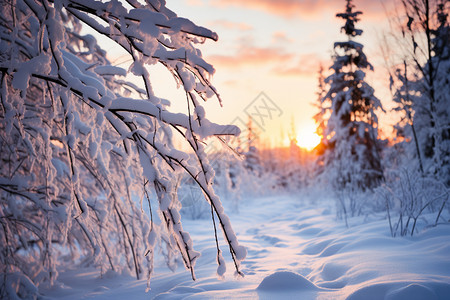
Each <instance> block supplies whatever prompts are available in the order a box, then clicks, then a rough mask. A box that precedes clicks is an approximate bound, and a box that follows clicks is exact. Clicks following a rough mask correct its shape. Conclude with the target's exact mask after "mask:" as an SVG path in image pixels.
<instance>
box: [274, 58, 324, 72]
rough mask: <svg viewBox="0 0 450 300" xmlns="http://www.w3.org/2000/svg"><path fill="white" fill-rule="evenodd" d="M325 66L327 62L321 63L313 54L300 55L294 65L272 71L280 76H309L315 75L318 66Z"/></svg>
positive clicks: (279, 67)
mask: <svg viewBox="0 0 450 300" xmlns="http://www.w3.org/2000/svg"><path fill="white" fill-rule="evenodd" d="M321 63H322V65H324V66H327V65H328V62H323V59H322V58H321V57H319V55H317V54H315V53H309V54H304V55H300V56H299V57H298V58H297V62H296V63H292V64H290V65H282V66H278V67H276V68H274V69H273V71H274V72H275V73H276V74H278V75H281V76H311V74H316V73H317V70H318V69H319V65H320V64H321Z"/></svg>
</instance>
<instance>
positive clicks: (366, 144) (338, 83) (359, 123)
mask: <svg viewBox="0 0 450 300" xmlns="http://www.w3.org/2000/svg"><path fill="white" fill-rule="evenodd" d="M353 9H354V5H353V4H352V1H351V0H347V4H346V10H345V12H344V13H338V14H337V15H336V16H337V17H339V18H342V19H344V20H345V25H344V26H343V27H342V31H343V32H344V33H345V34H346V35H347V37H348V40H347V41H344V42H336V43H335V44H334V56H333V65H332V66H331V67H330V69H331V71H332V74H331V75H330V76H328V77H327V78H326V79H325V83H326V84H328V85H329V89H328V91H327V93H326V94H325V96H324V97H323V98H322V102H323V103H324V102H325V103H326V102H329V103H331V109H330V111H331V115H330V117H329V119H328V121H327V124H326V128H325V131H324V136H325V138H326V139H327V141H326V143H325V144H326V145H327V146H326V149H325V152H324V154H323V161H324V164H325V167H326V175H327V177H328V178H329V179H330V180H331V182H332V183H333V184H334V187H335V188H337V189H342V188H350V189H351V190H355V189H356V190H365V189H367V188H374V187H376V186H377V185H378V184H379V182H380V181H381V180H382V178H383V172H382V167H381V161H380V157H379V154H378V153H379V142H378V132H377V127H378V126H377V125H378V119H377V116H376V114H375V110H377V109H379V108H382V107H381V103H380V100H379V99H377V98H376V97H375V96H374V90H373V88H372V87H371V86H370V85H369V84H368V83H367V82H366V81H365V76H366V71H367V70H373V67H372V65H371V64H370V63H369V62H368V61H367V58H366V55H365V54H364V52H363V45H362V44H360V43H357V42H355V41H354V40H353V38H355V37H357V36H360V35H361V34H362V30H360V29H357V28H356V27H355V23H356V22H358V21H359V18H358V16H359V15H360V14H362V12H360V11H353Z"/></svg>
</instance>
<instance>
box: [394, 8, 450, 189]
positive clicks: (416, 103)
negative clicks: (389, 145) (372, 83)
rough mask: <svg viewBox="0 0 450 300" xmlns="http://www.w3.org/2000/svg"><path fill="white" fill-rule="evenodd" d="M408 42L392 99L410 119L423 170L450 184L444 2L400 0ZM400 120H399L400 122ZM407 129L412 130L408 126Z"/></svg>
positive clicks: (449, 51) (448, 39)
mask: <svg viewBox="0 0 450 300" xmlns="http://www.w3.org/2000/svg"><path fill="white" fill-rule="evenodd" d="M403 6H404V9H405V15H406V18H407V22H405V23H406V24H405V25H404V26H403V28H402V32H403V33H404V35H405V36H406V38H407V39H406V40H407V41H408V42H409V43H408V46H409V48H408V49H407V51H408V52H407V53H406V56H407V57H406V58H405V62H404V66H403V68H398V70H397V72H396V76H395V78H396V79H397V80H396V81H397V83H400V84H398V86H397V89H396V93H395V97H394V101H396V102H397V103H399V106H398V107H399V108H398V109H400V110H402V111H403V112H404V115H405V118H406V119H407V120H409V122H407V123H406V124H404V125H406V127H405V126H399V127H400V128H402V129H403V130H406V134H407V135H409V138H410V139H411V140H412V142H411V143H410V148H412V149H414V150H415V151H410V152H412V153H414V154H415V156H416V157H417V158H418V162H419V164H418V165H419V169H420V171H421V173H422V174H423V175H432V176H435V177H436V178H438V179H439V180H440V181H442V182H443V183H445V184H447V186H448V185H449V184H450V167H449V165H450V110H449V104H450V27H449V21H448V10H449V8H450V6H449V3H448V1H441V0H437V1H428V0H408V1H404V2H403ZM400 125H401V124H400ZM409 129H411V130H409Z"/></svg>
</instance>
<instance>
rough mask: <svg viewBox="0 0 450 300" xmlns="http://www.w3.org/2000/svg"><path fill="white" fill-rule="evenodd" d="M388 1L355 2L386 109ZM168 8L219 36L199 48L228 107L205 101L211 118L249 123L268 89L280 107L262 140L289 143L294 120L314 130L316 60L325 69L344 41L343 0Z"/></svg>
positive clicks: (226, 1)
mask: <svg viewBox="0 0 450 300" xmlns="http://www.w3.org/2000/svg"><path fill="white" fill-rule="evenodd" d="M391 3H392V1H387V0H385V1H383V0H356V1H354V4H355V5H356V8H357V9H358V10H361V11H363V15H362V16H361V21H360V22H359V23H358V24H357V25H358V27H359V28H361V29H363V30H364V33H363V36H362V37H360V38H359V39H358V41H359V42H361V43H363V44H364V46H365V52H366V54H367V56H368V58H369V60H370V61H371V62H372V64H373V65H374V67H375V73H373V74H368V81H369V83H370V84H372V85H373V86H374V87H375V89H376V95H377V96H378V97H379V98H380V99H381V100H382V102H383V103H385V105H386V106H387V107H389V99H390V94H389V92H388V91H387V90H386V86H387V78H386V74H385V70H384V65H383V59H382V55H381V53H380V52H381V51H380V50H379V49H380V48H379V43H380V42H379V40H380V38H379V37H380V36H381V34H382V32H383V30H387V28H388V24H387V23H388V22H387V17H386V9H387V10H390V9H391V7H389V6H390V5H392V4H391ZM387 6H388V7H387ZM167 7H169V8H170V9H172V10H173V11H175V12H176V13H177V14H178V15H179V16H181V17H186V18H189V19H191V20H192V21H194V22H195V23H196V24H197V25H201V26H204V27H207V28H209V29H211V30H213V31H215V32H217V33H218V34H219V41H217V42H214V41H207V42H206V43H205V44H203V45H200V49H201V50H202V52H203V56H204V57H205V58H206V60H207V61H208V62H210V63H212V64H213V65H214V67H215V68H216V74H215V75H214V78H213V83H214V85H215V86H216V88H217V89H218V90H219V93H220V94H221V96H222V98H223V101H224V107H223V108H220V106H219V105H218V103H217V102H216V101H211V103H208V105H207V115H208V116H209V117H210V119H213V120H216V121H218V122H220V123H230V122H235V123H239V122H236V121H235V120H238V121H240V120H246V118H247V117H246V113H248V109H249V106H252V105H253V103H256V102H258V101H260V99H259V98H258V97H260V95H261V92H263V93H264V95H265V96H267V97H268V99H269V100H271V101H273V103H276V105H277V109H278V110H277V111H275V109H274V110H273V111H271V112H270V111H267V110H266V115H268V114H267V112H268V113H272V114H271V115H270V116H269V117H265V120H264V121H265V122H264V124H261V122H260V124H259V125H261V126H260V128H259V131H260V135H261V139H262V140H265V141H269V140H270V141H271V143H272V145H274V144H278V143H280V142H285V143H286V140H287V135H288V132H289V130H290V128H291V125H290V124H291V120H292V119H293V120H294V121H295V127H296V130H297V133H298V132H301V131H304V130H306V131H312V130H313V129H312V127H313V125H314V122H313V120H312V116H313V115H314V114H315V113H316V109H315V108H314V107H313V106H312V105H311V103H314V102H315V101H316V98H317V96H316V95H315V93H316V92H317V71H318V68H319V65H320V63H322V64H323V65H324V67H325V68H328V67H329V66H330V64H331V61H330V56H331V53H332V48H333V44H334V42H336V41H343V40H346V37H345V36H344V35H343V34H341V33H340V27H341V26H342V25H343V21H342V19H338V18H336V17H335V15H336V13H338V12H343V11H344V9H345V1H344V0H340V1H335V0H281V1H276V0H245V1H241V0H167ZM386 7H387V8H386ZM166 79H167V78H163V77H161V78H158V79H157V80H161V81H163V80H166ZM168 80H171V79H168ZM160 86H162V87H164V85H163V84H161V85H160ZM167 90H168V89H166V88H163V89H162V90H161V93H168V92H167ZM167 97H168V98H171V99H174V98H176V96H174V95H171V94H167ZM255 99H256V102H254V101H255ZM260 113H261V114H262V111H260ZM269 119H271V120H269ZM381 122H382V124H381V125H382V126H383V125H384V126H385V128H388V125H389V121H386V120H385V118H383V117H381ZM238 125H239V124H238ZM386 130H389V129H386ZM299 138H300V139H301V137H299Z"/></svg>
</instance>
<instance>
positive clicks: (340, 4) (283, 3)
mask: <svg viewBox="0 0 450 300" xmlns="http://www.w3.org/2000/svg"><path fill="white" fill-rule="evenodd" d="M355 4H356V10H361V11H363V13H364V14H363V17H364V16H368V17H369V18H373V17H374V16H377V17H379V16H380V15H382V16H385V12H384V9H383V6H382V5H381V4H380V2H379V1H373V0H360V1H358V2H357V3H355ZM212 5H214V6H219V7H226V6H239V7H243V8H247V9H255V10H261V11H265V12H268V13H270V14H274V15H279V16H282V17H287V18H295V17H301V18H311V17H315V16H317V15H318V14H320V13H321V12H322V11H324V10H326V11H333V12H336V13H339V12H341V11H342V12H343V11H344V8H345V2H344V1H335V0H245V1H242V0H213V1H212Z"/></svg>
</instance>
